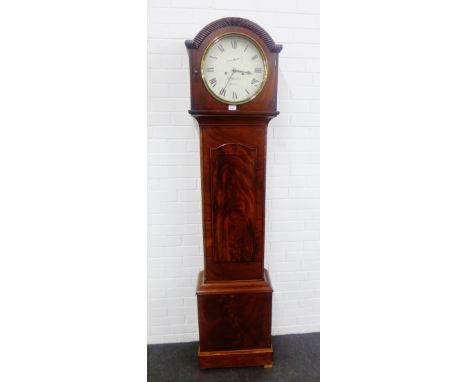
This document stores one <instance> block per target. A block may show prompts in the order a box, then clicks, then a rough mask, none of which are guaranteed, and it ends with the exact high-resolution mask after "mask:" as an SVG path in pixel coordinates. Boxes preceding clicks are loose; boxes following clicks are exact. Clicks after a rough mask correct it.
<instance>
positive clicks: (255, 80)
mask: <svg viewBox="0 0 468 382" xmlns="http://www.w3.org/2000/svg"><path fill="white" fill-rule="evenodd" d="M250 83H251V84H252V85H256V84H257V83H260V81H259V80H257V79H256V78H254V79H252V81H251V82H250Z"/></svg>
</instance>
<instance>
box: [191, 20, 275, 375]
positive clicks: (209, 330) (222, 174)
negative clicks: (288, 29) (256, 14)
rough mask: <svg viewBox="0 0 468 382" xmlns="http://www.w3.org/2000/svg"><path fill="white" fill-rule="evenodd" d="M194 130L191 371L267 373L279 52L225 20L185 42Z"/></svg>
mask: <svg viewBox="0 0 468 382" xmlns="http://www.w3.org/2000/svg"><path fill="white" fill-rule="evenodd" d="M185 45H186V47H187V51H188V54H189V66H190V95H191V109H190V110H189V113H190V114H191V115H192V116H193V117H194V118H196V120H197V121H198V124H199V127H200V157H201V182H202V212H203V247H204V270H203V271H201V272H200V274H199V277H198V283H197V292H196V293H197V304H198V324H199V333H200V346H199V353H198V360H199V366H200V368H213V367H234V366H265V367H271V366H272V365H273V349H272V344H271V307H272V293H273V288H272V286H271V282H270V279H269V277H268V272H267V270H266V269H264V266H263V259H264V239H265V180H266V179H265V171H266V137H267V127H268V123H269V121H270V120H271V119H272V118H274V117H275V116H276V115H278V114H279V112H278V111H277V110H276V93H277V83H278V53H279V52H280V51H281V49H282V46H281V45H279V44H275V42H274V41H273V39H272V38H271V37H270V35H269V34H268V33H267V32H266V31H265V30H264V29H263V28H261V27H260V26H258V25H257V24H255V23H253V22H251V21H249V20H246V19H242V18H237V17H229V18H224V19H220V20H217V21H214V22H212V23H210V24H208V25H207V26H205V27H204V28H203V29H202V30H201V31H200V32H199V33H198V34H197V35H196V37H195V38H194V39H193V40H187V41H186V42H185Z"/></svg>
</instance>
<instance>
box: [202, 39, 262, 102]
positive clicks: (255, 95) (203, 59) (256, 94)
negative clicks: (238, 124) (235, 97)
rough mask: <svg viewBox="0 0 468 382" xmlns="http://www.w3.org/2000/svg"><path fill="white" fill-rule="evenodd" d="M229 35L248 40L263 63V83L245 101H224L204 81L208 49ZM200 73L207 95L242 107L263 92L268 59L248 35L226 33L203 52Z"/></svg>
mask: <svg viewBox="0 0 468 382" xmlns="http://www.w3.org/2000/svg"><path fill="white" fill-rule="evenodd" d="M229 35H237V36H242V37H243V38H245V39H247V40H249V41H250V42H251V43H252V44H253V45H255V47H256V48H257V49H258V51H259V52H260V54H261V56H262V62H263V81H262V83H261V85H260V87H259V89H258V91H257V92H256V93H255V94H253V95H252V96H250V97H249V98H246V99H245V100H242V101H237V102H234V101H226V100H224V99H222V98H221V97H219V96H218V95H217V94H216V93H214V92H213V91H212V90H211V88H210V86H209V84H208V83H207V81H206V80H207V79H206V78H205V58H206V55H207V54H208V51H209V50H210V48H211V47H212V46H213V45H215V44H216V43H217V42H219V41H220V40H221V39H223V38H225V37H226V36H229ZM200 72H201V77H202V82H203V85H204V86H205V89H206V90H208V93H210V95H211V96H213V98H215V99H216V100H218V101H219V102H222V103H223V104H225V105H242V104H245V103H248V102H250V101H252V100H253V99H255V98H256V97H257V96H258V95H259V94H260V93H261V92H262V91H263V88H264V87H265V84H266V82H267V79H268V58H267V55H266V54H265V52H264V51H263V48H262V47H261V46H260V45H259V44H258V43H257V42H256V41H255V40H254V39H253V38H252V37H250V36H249V35H247V34H245V33H242V32H226V33H223V34H221V35H219V36H217V37H216V38H215V39H214V40H213V41H211V42H210V43H209V44H208V46H207V47H206V49H205V51H204V52H203V56H202V59H201V62H200Z"/></svg>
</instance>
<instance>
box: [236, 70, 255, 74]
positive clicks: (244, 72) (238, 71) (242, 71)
mask: <svg viewBox="0 0 468 382" xmlns="http://www.w3.org/2000/svg"><path fill="white" fill-rule="evenodd" d="M234 71H235V72H237V73H242V74H252V72H251V71H250V70H237V69H234Z"/></svg>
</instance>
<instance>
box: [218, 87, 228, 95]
mask: <svg viewBox="0 0 468 382" xmlns="http://www.w3.org/2000/svg"><path fill="white" fill-rule="evenodd" d="M219 95H221V96H225V95H226V89H225V88H222V89H221V90H220V91H219Z"/></svg>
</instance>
